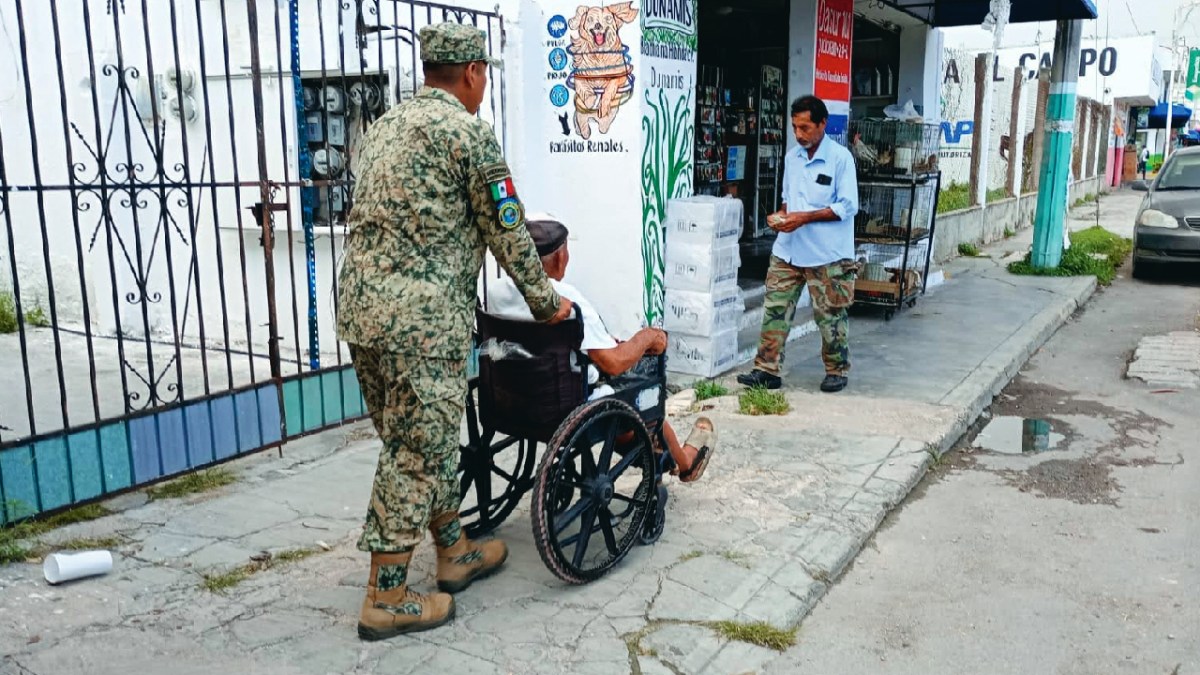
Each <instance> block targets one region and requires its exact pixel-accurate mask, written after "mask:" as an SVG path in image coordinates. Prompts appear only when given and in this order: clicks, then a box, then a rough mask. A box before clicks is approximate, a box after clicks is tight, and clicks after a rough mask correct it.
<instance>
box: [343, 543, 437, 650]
mask: <svg viewBox="0 0 1200 675" xmlns="http://www.w3.org/2000/svg"><path fill="white" fill-rule="evenodd" d="M411 559H412V551H409V552H408V553H373V554H371V578H370V580H369V581H368V582H367V597H366V598H365V599H364V600H363V606H362V614H361V616H360V617H359V619H358V637H360V638H362V639H363V640H386V639H387V638H390V637H395V636H397V635H402V634H404V633H415V632H417V631H423V630H429V629H431V628H437V627H438V626H441V625H444V624H446V623H449V622H450V620H451V619H453V618H454V598H452V597H450V596H449V595H447V594H445V593H432V594H430V595H422V594H420V593H417V592H415V591H413V590H412V589H410V588H409V587H408V583H407V580H406V577H407V575H408V562H409V560H411Z"/></svg>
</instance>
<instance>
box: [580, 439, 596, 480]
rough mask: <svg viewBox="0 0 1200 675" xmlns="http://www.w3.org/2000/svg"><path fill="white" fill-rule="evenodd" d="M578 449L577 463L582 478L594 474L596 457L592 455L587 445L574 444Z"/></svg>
mask: <svg viewBox="0 0 1200 675" xmlns="http://www.w3.org/2000/svg"><path fill="white" fill-rule="evenodd" d="M575 449H576V450H578V451H579V463H580V469H581V472H580V473H581V475H582V476H583V477H584V478H587V477H590V476H595V475H596V458H595V457H593V456H592V448H591V447H588V446H583V447H580V446H578V445H577V446H575Z"/></svg>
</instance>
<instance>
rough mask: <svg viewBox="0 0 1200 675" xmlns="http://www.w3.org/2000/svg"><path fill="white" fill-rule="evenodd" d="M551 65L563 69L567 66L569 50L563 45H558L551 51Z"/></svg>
mask: <svg viewBox="0 0 1200 675" xmlns="http://www.w3.org/2000/svg"><path fill="white" fill-rule="evenodd" d="M550 67H551V68H553V69H555V70H562V69H563V68H566V67H567V52H566V50H564V49H563V48H562V47H556V48H554V50H553V51H551V52H550Z"/></svg>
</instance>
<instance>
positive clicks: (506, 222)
mask: <svg viewBox="0 0 1200 675" xmlns="http://www.w3.org/2000/svg"><path fill="white" fill-rule="evenodd" d="M496 209H497V215H498V216H499V218H500V227H503V228H504V229H506V230H515V229H517V228H518V227H520V226H521V225H522V224H523V223H524V222H525V213H524V210H523V209H522V208H521V202H520V201H519V200H517V198H516V197H508V198H505V199H504V200H502V201H500V202H499V203H498V204H497V205H496Z"/></svg>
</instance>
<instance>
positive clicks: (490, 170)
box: [479, 162, 512, 185]
mask: <svg viewBox="0 0 1200 675" xmlns="http://www.w3.org/2000/svg"><path fill="white" fill-rule="evenodd" d="M479 175H480V176H482V177H483V182H485V183H487V184H489V185H491V184H492V183H499V182H500V181H503V180H504V179H505V178H509V177H510V176H511V175H512V174H511V173H509V170H508V165H507V164H505V163H504V162H496V163H494V164H485V165H484V166H481V167H479Z"/></svg>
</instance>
